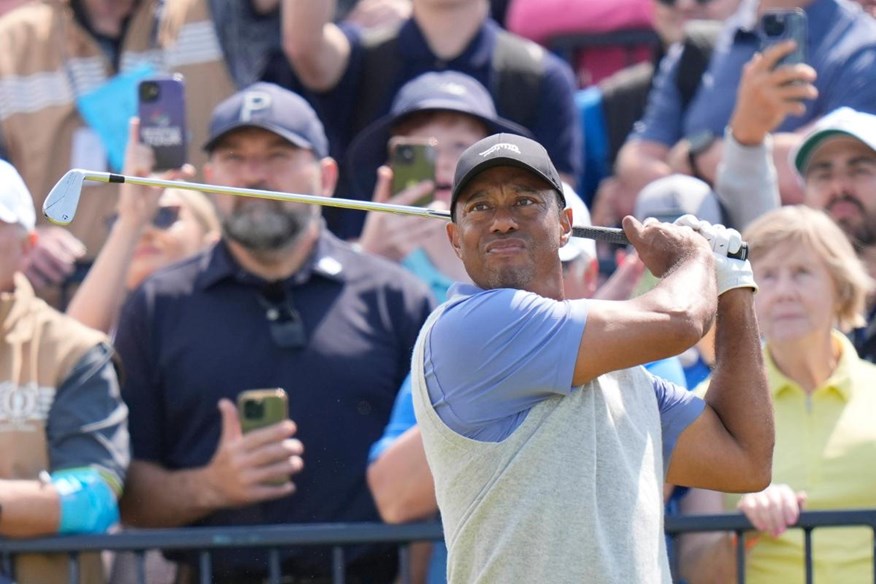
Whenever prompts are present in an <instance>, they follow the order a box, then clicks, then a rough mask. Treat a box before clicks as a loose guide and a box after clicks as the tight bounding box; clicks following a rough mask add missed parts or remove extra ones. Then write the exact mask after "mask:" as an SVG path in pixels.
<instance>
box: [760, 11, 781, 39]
mask: <svg viewBox="0 0 876 584" xmlns="http://www.w3.org/2000/svg"><path fill="white" fill-rule="evenodd" d="M763 32H764V34H766V35H767V36H770V37H777V36H782V35H783V34H784V33H785V22H784V21H783V20H782V18H781V17H780V16H778V15H770V17H769V18H764V21H763Z"/></svg>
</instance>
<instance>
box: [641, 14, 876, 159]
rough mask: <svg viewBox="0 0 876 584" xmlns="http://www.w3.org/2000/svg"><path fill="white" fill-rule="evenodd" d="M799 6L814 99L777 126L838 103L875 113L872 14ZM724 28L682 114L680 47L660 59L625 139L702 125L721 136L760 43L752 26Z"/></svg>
mask: <svg viewBox="0 0 876 584" xmlns="http://www.w3.org/2000/svg"><path fill="white" fill-rule="evenodd" d="M805 11H806V14H807V16H808V24H809V46H808V63H809V64H810V65H811V66H812V67H813V68H814V69H815V71H816V72H817V74H818V79H817V80H816V82H815V86H816V87H817V88H818V98H816V99H815V100H814V101H810V102H807V105H806V113H805V114H804V115H802V116H789V117H787V118H786V119H785V121H784V122H783V123H782V125H781V126H779V127H778V129H777V131H778V132H791V131H794V130H797V129H799V128H801V127H803V126H805V125H806V124H808V123H810V122H812V121H813V120H816V119H818V118H820V117H822V116H824V115H825V114H827V113H830V112H831V111H833V110H835V109H836V108H838V107H841V106H848V107H851V108H854V109H856V110H858V111H862V112H868V113H876V20H874V19H873V18H871V17H869V16H868V15H866V14H864V12H863V11H862V10H861V8H860V6H858V5H857V4H854V3H852V2H849V1H848V0H816V1H815V2H813V3H812V4H810V5H809V6H808V7H807V8H806V9H805ZM729 26H730V28H729V29H727V30H725V34H724V35H722V38H721V39H720V40H719V42H718V44H717V45H716V47H715V52H714V53H713V54H712V58H711V61H710V62H709V67H708V70H707V71H706V73H705V75H704V76H703V80H702V82H701V83H700V86H699V89H698V90H697V93H696V95H695V97H694V98H693V100H692V101H691V103H690V106H689V107H688V108H687V110H685V111H684V112H682V108H681V95H680V93H679V91H678V85H677V84H676V77H677V75H678V64H679V56H680V51H674V52H673V53H671V54H670V55H668V56H667V57H666V58H665V59H664V62H663V63H662V64H661V69H660V72H659V74H658V75H657V77H656V78H655V80H654V88H653V89H652V90H651V93H650V95H649V96H648V105H647V107H646V110H645V114H644V116H643V118H642V120H641V121H639V122H637V123H636V126H635V128H634V130H633V133H632V134H631V138H637V139H643V140H648V141H652V142H659V143H661V144H665V145H667V146H672V145H674V144H675V143H676V142H678V141H679V140H681V139H682V138H684V137H686V136H693V135H695V134H697V133H699V132H701V131H703V130H710V131H711V132H712V133H714V134H715V135H717V136H721V135H723V132H724V127H725V126H726V125H727V123H728V122H729V121H730V116H731V115H732V113H733V108H734V106H735V105H736V90H737V88H738V87H739V81H740V79H741V77H742V68H743V67H744V65H745V64H746V63H747V62H748V61H749V60H750V59H751V58H752V57H753V56H754V54H755V52H757V51H758V50H759V48H760V42H759V40H758V36H757V35H756V34H755V33H754V32H751V31H747V30H744V29H742V28H740V27H738V26H737V25H734V24H730V25H729Z"/></svg>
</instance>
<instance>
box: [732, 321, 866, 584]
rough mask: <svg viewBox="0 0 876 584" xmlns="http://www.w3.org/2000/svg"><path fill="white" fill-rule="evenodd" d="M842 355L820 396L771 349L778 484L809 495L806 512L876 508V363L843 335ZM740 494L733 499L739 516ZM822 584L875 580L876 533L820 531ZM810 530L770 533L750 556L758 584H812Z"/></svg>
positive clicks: (818, 574) (816, 541) (749, 577)
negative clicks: (807, 556) (784, 369)
mask: <svg viewBox="0 0 876 584" xmlns="http://www.w3.org/2000/svg"><path fill="white" fill-rule="evenodd" d="M833 336H834V339H835V340H836V341H838V342H839V343H840V345H841V348H842V355H841V357H840V361H839V363H838V365H837V368H836V370H835V371H834V372H833V374H832V375H831V377H830V378H829V379H828V380H827V381H826V382H825V383H824V384H823V385H821V386H820V387H818V388H817V389H816V390H815V392H814V393H812V395H807V394H806V393H805V392H804V391H803V390H802V389H801V388H800V387H799V386H798V385H797V384H796V383H795V382H793V381H791V380H790V379H788V378H787V377H786V376H785V375H784V374H782V373H781V372H780V371H779V370H778V369H777V368H776V365H775V363H773V361H772V359H771V358H770V356H769V354H768V352H767V351H766V350H764V362H765V364H766V369H767V381H768V383H769V387H770V391H771V393H772V397H773V403H774V408H775V423H776V448H775V453H774V455H773V483H785V484H788V485H790V486H791V488H792V489H794V490H795V491H805V492H806V494H807V500H806V504H805V507H804V508H805V509H806V510H818V509H850V508H851V509H854V508H862V507H876V421H874V417H876V365H873V364H871V363H868V362H866V361H863V360H862V359H860V358H858V355H857V353H856V352H855V349H854V347H853V346H852V344H851V343H850V342H849V341H848V339H846V337H845V336H843V335H842V334H841V333H839V332H836V331H835V332H834V334H833ZM739 497H740V495H726V496H725V506H726V509H728V510H735V509H736V503H737V502H738V501H739ZM812 546H813V547H812V551H813V566H814V570H815V574H814V582H816V583H838V582H843V583H845V582H849V583H855V582H872V581H873V533H872V530H871V529H869V528H865V527H850V528H820V529H815V530H813V532H812ZM803 553H804V548H803V531H802V530H800V529H789V530H788V531H786V532H785V533H784V534H783V535H782V536H780V537H778V538H773V537H770V536H768V535H765V534H763V535H762V536H761V538H760V542H759V543H758V544H757V545H756V546H754V547H753V548H752V549H751V551H750V552H749V555H748V560H747V566H748V568H747V571H746V579H745V581H746V582H748V583H750V584H759V583H770V584H775V583H784V582H793V583H797V582H805V579H804V564H803Z"/></svg>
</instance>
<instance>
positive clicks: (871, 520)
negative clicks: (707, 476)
mask: <svg viewBox="0 0 876 584" xmlns="http://www.w3.org/2000/svg"><path fill="white" fill-rule="evenodd" d="M852 526H863V527H869V528H871V529H872V530H873V533H874V556H873V557H874V564H873V582H874V583H876V509H844V510H837V511H803V512H802V513H800V518H799V519H798V520H797V523H795V524H794V526H793V528H794V529H802V530H803V545H804V548H803V550H804V553H803V561H804V562H805V567H806V584H812V579H813V570H812V530H813V529H816V528H819V527H852ZM664 527H665V530H666V534H667V535H668V536H669V537H671V538H673V540H675V543H676V544H677V543H678V542H677V538H678V536H679V535H681V534H683V533H693V532H703V531H732V532H734V533H735V534H736V574H737V581H738V582H739V583H740V584H744V582H745V543H744V538H743V535H744V533H745V532H746V531H751V530H752V529H753V526H752V525H751V522H750V521H748V519H746V517H745V516H744V515H742V514H739V513H733V514H729V515H684V516H675V517H667V518H666V522H665V525H664ZM673 547H676V548H677V545H676V546H673ZM674 560H677V558H674ZM677 567H678V566H677V565H673V573H675V574H677V573H678V571H677Z"/></svg>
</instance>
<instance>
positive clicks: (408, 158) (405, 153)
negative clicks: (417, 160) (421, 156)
mask: <svg viewBox="0 0 876 584" xmlns="http://www.w3.org/2000/svg"><path fill="white" fill-rule="evenodd" d="M397 161H398V162H408V163H410V162H413V161H414V149H413V147H411V145H410V144H401V145H399V147H398V158H397Z"/></svg>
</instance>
